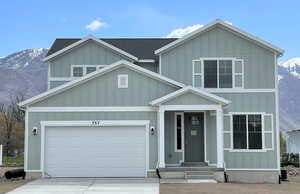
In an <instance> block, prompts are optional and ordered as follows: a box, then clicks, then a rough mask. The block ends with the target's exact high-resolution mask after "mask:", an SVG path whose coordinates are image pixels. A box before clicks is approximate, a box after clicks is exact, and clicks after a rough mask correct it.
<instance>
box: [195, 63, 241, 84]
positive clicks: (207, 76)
mask: <svg viewBox="0 0 300 194" xmlns="http://www.w3.org/2000/svg"><path fill="white" fill-rule="evenodd" d="M243 71H244V64H243V60H242V59H234V58H220V59H219V58H203V59H196V60H193V86H194V87H202V88H243V87H244V73H243Z"/></svg>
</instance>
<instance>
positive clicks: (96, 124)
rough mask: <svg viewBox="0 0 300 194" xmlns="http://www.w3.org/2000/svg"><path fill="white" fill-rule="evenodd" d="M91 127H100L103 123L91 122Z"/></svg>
mask: <svg viewBox="0 0 300 194" xmlns="http://www.w3.org/2000/svg"><path fill="white" fill-rule="evenodd" d="M91 125H92V126H100V125H101V121H91Z"/></svg>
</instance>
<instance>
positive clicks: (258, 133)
mask: <svg viewBox="0 0 300 194" xmlns="http://www.w3.org/2000/svg"><path fill="white" fill-rule="evenodd" d="M232 126H233V149H250V150H251V149H262V148H263V144H262V138H263V136H262V131H263V130H262V115H261V114H236V115H232Z"/></svg>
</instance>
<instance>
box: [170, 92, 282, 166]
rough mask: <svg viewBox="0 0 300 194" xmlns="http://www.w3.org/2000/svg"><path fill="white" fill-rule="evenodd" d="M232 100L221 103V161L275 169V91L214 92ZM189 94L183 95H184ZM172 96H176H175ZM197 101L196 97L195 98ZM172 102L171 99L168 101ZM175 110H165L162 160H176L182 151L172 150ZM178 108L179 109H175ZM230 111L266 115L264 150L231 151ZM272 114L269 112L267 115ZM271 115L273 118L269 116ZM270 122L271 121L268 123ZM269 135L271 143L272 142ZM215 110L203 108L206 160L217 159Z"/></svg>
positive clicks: (229, 163) (211, 161)
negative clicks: (222, 128) (222, 149)
mask: <svg viewBox="0 0 300 194" xmlns="http://www.w3.org/2000/svg"><path fill="white" fill-rule="evenodd" d="M215 94H216V95H218V96H220V97H223V98H225V99H227V100H231V101H232V102H231V103H230V104H229V105H227V106H226V107H224V114H225V116H224V131H225V133H224V148H225V149H224V161H225V163H226V168H229V169H276V168H277V152H276V148H277V138H276V120H275V118H276V111H275V93H273V92H270V93H231V94H230V93H215ZM188 97H189V95H185V98H188ZM175 99H176V98H175ZM188 102H189V100H188V99H185V100H184V101H182V100H180V101H176V103H177V104H180V105H184V104H189V103H188ZM197 102H198V101H197ZM171 104H173V103H171ZM175 112H176V111H167V112H166V113H165V159H166V164H179V163H180V160H182V153H181V152H175V147H174V146H175V142H174V141H175V134H174V133H175V126H174V123H175V121H174V118H175ZM178 112H180V111H178ZM232 112H261V113H266V114H267V115H268V116H265V117H264V123H263V124H264V126H265V127H264V129H265V131H269V132H271V131H272V133H264V135H265V144H266V148H271V147H273V148H272V149H270V150H266V151H265V152H231V151H230V150H229V149H228V148H231V132H232V128H231V125H230V122H231V120H230V119H231V117H230V116H228V115H229V113H232ZM270 115H272V116H270ZM272 119H273V120H272ZM272 122H273V123H272ZM272 139H273V146H272ZM216 145H217V143H216V113H215V111H206V156H207V158H206V159H207V161H208V162H209V164H215V163H216V161H217V147H216Z"/></svg>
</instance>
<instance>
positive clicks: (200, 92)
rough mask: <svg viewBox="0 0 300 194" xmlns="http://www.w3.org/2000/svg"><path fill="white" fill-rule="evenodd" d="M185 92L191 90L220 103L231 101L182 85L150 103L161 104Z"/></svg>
mask: <svg viewBox="0 0 300 194" xmlns="http://www.w3.org/2000/svg"><path fill="white" fill-rule="evenodd" d="M187 92H192V93H193V94H196V95H199V96H201V97H203V98H206V99H209V100H212V101H214V102H217V103H221V104H222V105H227V104H229V103H231V101H229V100H226V99H224V98H222V97H219V96H217V95H214V94H211V93H209V92H205V91H203V90H200V89H196V88H194V87H192V86H187V87H184V88H182V89H179V90H177V91H175V92H172V93H170V94H167V95H165V96H163V97H161V98H158V99H156V100H153V101H152V102H150V105H152V106H154V105H158V104H161V103H164V102H167V101H169V100H171V99H173V98H176V97H177V96H180V95H183V94H185V93H187Z"/></svg>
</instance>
